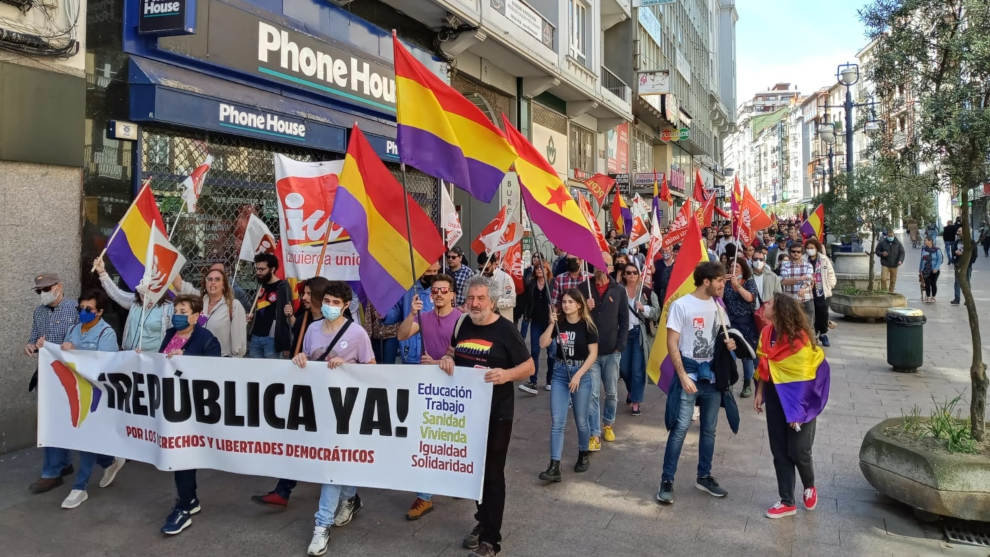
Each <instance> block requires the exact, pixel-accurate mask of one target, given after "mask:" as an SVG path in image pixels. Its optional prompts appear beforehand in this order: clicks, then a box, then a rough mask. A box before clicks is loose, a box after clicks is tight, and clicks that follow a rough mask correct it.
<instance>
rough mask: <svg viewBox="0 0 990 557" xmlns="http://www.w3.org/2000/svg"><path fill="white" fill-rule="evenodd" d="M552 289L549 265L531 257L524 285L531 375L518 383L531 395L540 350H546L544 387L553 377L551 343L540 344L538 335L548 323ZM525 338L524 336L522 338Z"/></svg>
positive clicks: (537, 378)
mask: <svg viewBox="0 0 990 557" xmlns="http://www.w3.org/2000/svg"><path fill="white" fill-rule="evenodd" d="M552 290H553V277H552V276H550V265H549V264H548V263H547V262H546V261H543V260H542V259H540V260H539V261H537V260H536V259H535V258H534V259H533V276H532V278H531V279H530V281H529V283H528V284H527V285H526V292H525V294H524V296H525V298H526V305H525V307H526V312H527V314H526V318H527V319H529V321H530V328H529V347H530V353H531V354H532V355H533V366H534V367H533V375H531V376H530V377H529V382H528V383H520V384H519V390H520V391H523V392H526V393H529V394H531V395H535V394H537V393H538V392H539V391H538V390H537V381H538V380H539V378H540V373H539V372H540V350H542V349H543V348H546V350H547V382H546V388H547V390H549V389H550V381H551V379H552V377H553V352H554V347H553V343H551V345H550V346H548V347H541V346H540V336H542V334H543V331H545V330H546V329H547V326H548V325H549V324H550V300H551V299H552V296H551V291H552ZM524 340H525V338H524Z"/></svg>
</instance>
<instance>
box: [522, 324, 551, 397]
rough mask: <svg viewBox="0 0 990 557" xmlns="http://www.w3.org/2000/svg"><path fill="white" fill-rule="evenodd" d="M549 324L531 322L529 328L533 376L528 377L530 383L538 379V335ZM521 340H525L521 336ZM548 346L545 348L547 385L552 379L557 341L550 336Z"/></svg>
mask: <svg viewBox="0 0 990 557" xmlns="http://www.w3.org/2000/svg"><path fill="white" fill-rule="evenodd" d="M549 325H550V324H549V323H537V322H535V321H534V322H533V323H531V324H530V327H529V353H530V355H532V356H533V375H530V376H529V382H530V383H536V382H537V381H538V380H539V378H540V350H542V348H540V335H542V334H543V331H545V330H547V327H548V326H549ZM523 338H526V337H525V336H523ZM551 339H552V340H551V342H550V346H548V347H547V385H549V384H550V382H551V379H552V377H553V354H554V353H556V352H557V339H556V338H553V336H551Z"/></svg>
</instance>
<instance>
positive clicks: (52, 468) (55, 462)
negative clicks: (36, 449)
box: [41, 447, 72, 479]
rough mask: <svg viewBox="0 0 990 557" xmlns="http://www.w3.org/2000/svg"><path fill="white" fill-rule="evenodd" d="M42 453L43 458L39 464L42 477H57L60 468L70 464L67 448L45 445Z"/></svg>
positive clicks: (59, 475) (60, 473) (59, 474)
mask: <svg viewBox="0 0 990 557" xmlns="http://www.w3.org/2000/svg"><path fill="white" fill-rule="evenodd" d="M43 455H44V459H43V460H42V465H41V477H42V478H48V479H51V478H59V477H61V476H62V469H63V468H65V467H66V466H68V465H70V464H72V460H71V459H70V458H69V450H68V449H61V448H59V447H45V448H44V453H43Z"/></svg>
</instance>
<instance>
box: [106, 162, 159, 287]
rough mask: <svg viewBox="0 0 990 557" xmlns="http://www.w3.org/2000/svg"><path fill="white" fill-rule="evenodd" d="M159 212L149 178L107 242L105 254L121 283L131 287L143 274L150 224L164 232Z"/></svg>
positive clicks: (136, 283)
mask: <svg viewBox="0 0 990 557" xmlns="http://www.w3.org/2000/svg"><path fill="white" fill-rule="evenodd" d="M163 222H164V221H163V220H162V214H161V213H160V212H159V211H158V204H157V203H155V195H154V194H153V193H152V191H151V180H150V179H148V180H145V181H144V185H143V186H141V190H140V191H138V194H137V196H136V197H135V198H134V201H133V202H132V203H131V206H130V207H128V208H127V211H126V212H125V213H124V216H123V218H121V219H120V223H118V224H117V229H116V230H115V231H114V233H113V234H112V235H111V236H110V241H109V242H107V248H106V249H107V257H108V258H109V259H110V262H111V263H113V266H114V268H116V269H117V272H118V273H119V274H120V278H121V279H123V281H124V284H126V285H127V287H128V288H130V289H131V290H134V289H135V288H137V285H138V283H140V282H141V278H142V277H143V276H144V267H145V264H146V263H147V253H148V251H147V250H148V240H149V239H150V238H151V227H152V223H154V226H155V228H157V229H158V230H159V231H161V233H162V234H165V225H164V224H163Z"/></svg>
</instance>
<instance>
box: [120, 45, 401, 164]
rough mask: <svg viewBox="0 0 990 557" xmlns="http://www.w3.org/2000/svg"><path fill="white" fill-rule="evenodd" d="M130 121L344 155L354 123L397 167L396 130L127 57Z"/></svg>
mask: <svg viewBox="0 0 990 557" xmlns="http://www.w3.org/2000/svg"><path fill="white" fill-rule="evenodd" d="M127 81H128V85H129V89H130V92H129V98H128V110H129V118H130V119H131V120H133V121H136V122H161V123H165V124H173V125H177V126H185V127H190V128H195V129H198V130H210V131H215V132H219V133H225V134H230V135H239V136H246V137H253V138H256V139H260V140H263V141H274V142H278V143H285V144H289V145H296V146H302V147H307V148H311V149H318V150H321V151H331V152H336V153H343V152H345V151H346V150H347V137H348V135H347V132H348V130H349V129H350V128H351V126H352V125H354V123H357V124H358V125H359V126H360V127H361V130H362V131H363V132H364V134H365V135H366V136H367V137H368V141H369V142H370V143H371V144H372V146H373V147H374V148H375V150H376V151H377V152H378V155H379V156H380V157H381V158H382V159H383V160H386V161H393V162H394V161H398V149H397V147H396V144H395V139H394V138H395V126H394V125H392V124H390V123H383V122H381V121H378V120H374V119H371V118H367V117H363V116H360V115H356V114H352V113H348V112H342V111H340V110H336V109H334V108H330V107H324V106H320V105H318V104H314V103H311V102H306V101H302V100H300V99H297V98H293V97H290V96H286V95H283V94H280V93H279V92H277V91H270V90H265V89H259V88H256V87H250V86H248V85H244V84H241V83H238V82H234V81H230V80H227V79H223V78H220V77H214V76H211V75H207V74H204V73H201V72H197V71H193V70H189V69H186V68H180V67H178V66H173V65H171V64H165V63H162V62H156V61H153V60H149V59H147V58H141V57H139V56H132V57H131V59H130V64H129V68H128V77H127Z"/></svg>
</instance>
